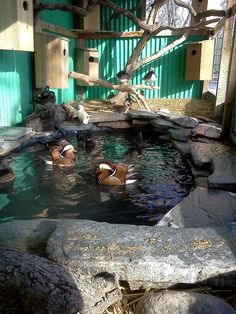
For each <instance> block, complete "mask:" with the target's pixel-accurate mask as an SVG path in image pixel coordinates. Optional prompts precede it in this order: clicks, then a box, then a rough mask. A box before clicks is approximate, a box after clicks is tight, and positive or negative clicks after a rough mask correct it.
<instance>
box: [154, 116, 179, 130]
mask: <svg viewBox="0 0 236 314" xmlns="http://www.w3.org/2000/svg"><path fill="white" fill-rule="evenodd" d="M150 124H151V125H152V126H153V128H154V129H155V128H158V129H163V130H169V129H170V128H175V129H176V128H178V127H177V126H176V125H175V124H174V123H172V122H171V121H168V120H165V119H162V118H156V119H155V120H151V121H150Z"/></svg>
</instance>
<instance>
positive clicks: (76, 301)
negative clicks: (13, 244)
mask: <svg viewBox="0 0 236 314" xmlns="http://www.w3.org/2000/svg"><path fill="white" fill-rule="evenodd" d="M6 293H7V295H8V298H9V300H12V299H14V300H16V301H17V302H18V304H19V300H20V306H21V309H22V311H23V312H24V313H37V314H41V313H42V314H43V313H44V314H45V313H51V314H54V313H55V314H58V313H60V314H64V313H68V314H69V313H71V314H72V313H80V314H91V313H93V314H101V313H102V312H103V311H105V309H106V308H107V307H108V306H110V305H111V304H113V303H114V302H117V301H119V300H121V298H122V296H121V292H120V289H119V284H118V283H117V281H116V278H115V276H113V275H109V274H105V275H104V274H101V275H100V276H99V275H97V276H96V277H94V276H90V275H88V274H81V273H79V271H78V269H76V270H72V269H70V268H67V267H66V266H65V265H64V266H63V267H62V266H60V265H58V264H56V263H53V262H52V261H50V260H47V259H46V258H43V257H39V256H36V255H31V254H29V253H27V252H23V251H20V250H16V249H11V248H7V247H0V297H2V295H3V294H4V296H5V295H6ZM1 305H2V304H1Z"/></svg>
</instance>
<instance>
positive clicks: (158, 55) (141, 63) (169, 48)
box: [136, 32, 189, 69]
mask: <svg viewBox="0 0 236 314" xmlns="http://www.w3.org/2000/svg"><path fill="white" fill-rule="evenodd" d="M188 36H189V32H186V33H185V34H184V35H183V36H182V37H180V38H179V39H177V40H175V41H173V42H172V43H171V44H169V45H168V46H166V47H164V48H163V49H161V50H160V51H158V52H157V53H154V54H153V55H151V56H149V57H147V58H144V59H142V60H140V61H138V62H137V64H136V69H138V68H140V67H142V66H143V65H144V64H146V63H149V62H151V61H153V60H156V59H157V58H159V57H161V56H162V55H163V54H165V53H166V52H167V51H169V50H171V49H173V48H174V47H176V46H178V45H180V44H182V43H183V42H184V41H185V40H186V39H187V38H188Z"/></svg>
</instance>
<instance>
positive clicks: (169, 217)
mask: <svg viewBox="0 0 236 314" xmlns="http://www.w3.org/2000/svg"><path fill="white" fill-rule="evenodd" d="M222 204H224V206H222ZM235 204H236V195H233V194H230V193H229V192H225V191H221V190H214V189H205V188H203V187H197V188H195V190H194V191H192V192H190V193H189V195H188V196H187V197H185V198H184V199H183V200H182V201H181V202H180V203H179V204H177V205H176V206H174V207H173V208H172V209H171V210H170V211H169V212H168V213H167V214H166V215H165V216H164V217H163V218H162V219H161V220H160V221H159V222H158V226H166V227H174V228H206V227H217V226H218V227H220V226H229V225H230V224H231V223H232V222H234V221H235V216H236V206H235Z"/></svg>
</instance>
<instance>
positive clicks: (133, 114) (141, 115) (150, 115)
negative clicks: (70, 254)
mask: <svg viewBox="0 0 236 314" xmlns="http://www.w3.org/2000/svg"><path fill="white" fill-rule="evenodd" d="M127 115H128V116H129V117H130V118H132V119H147V120H151V119H156V117H157V114H156V113H154V112H152V111H148V110H141V109H140V110H129V111H128V112H127Z"/></svg>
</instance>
